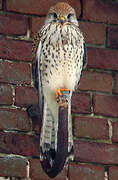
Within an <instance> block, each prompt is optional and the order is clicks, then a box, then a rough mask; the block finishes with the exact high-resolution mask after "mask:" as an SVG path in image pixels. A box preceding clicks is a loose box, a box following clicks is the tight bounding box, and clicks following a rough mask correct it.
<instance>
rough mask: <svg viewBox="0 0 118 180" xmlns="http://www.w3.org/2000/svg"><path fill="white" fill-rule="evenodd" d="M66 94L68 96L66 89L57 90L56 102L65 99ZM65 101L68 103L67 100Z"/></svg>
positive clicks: (68, 91)
mask: <svg viewBox="0 0 118 180" xmlns="http://www.w3.org/2000/svg"><path fill="white" fill-rule="evenodd" d="M66 92H67V93H66ZM66 94H70V90H69V89H68V88H58V89H57V90H56V99H57V102H59V101H60V97H66ZM65 101H66V102H68V100H67V99H66V100H65Z"/></svg>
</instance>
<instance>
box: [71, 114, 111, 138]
mask: <svg viewBox="0 0 118 180" xmlns="http://www.w3.org/2000/svg"><path fill="white" fill-rule="evenodd" d="M74 135H75V136H76V137H86V138H92V139H108V138H109V125H108V122H107V119H100V118H92V117H78V116H75V117H74Z"/></svg>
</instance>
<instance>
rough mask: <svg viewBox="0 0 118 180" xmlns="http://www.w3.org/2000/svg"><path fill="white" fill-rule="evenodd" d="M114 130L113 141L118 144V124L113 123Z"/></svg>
mask: <svg viewBox="0 0 118 180" xmlns="http://www.w3.org/2000/svg"><path fill="white" fill-rule="evenodd" d="M112 128H113V137H112V140H113V142H118V122H113V123H112Z"/></svg>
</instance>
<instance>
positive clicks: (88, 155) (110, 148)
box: [74, 140, 118, 164]
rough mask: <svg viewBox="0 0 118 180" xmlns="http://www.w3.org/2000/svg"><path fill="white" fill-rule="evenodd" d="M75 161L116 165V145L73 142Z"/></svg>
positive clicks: (117, 155) (117, 152)
mask: <svg viewBox="0 0 118 180" xmlns="http://www.w3.org/2000/svg"><path fill="white" fill-rule="evenodd" d="M74 155H75V160H76V161H81V162H89V163H90V162H94V163H101V164H118V145H114V144H106V143H93V142H82V141H77V140H76V141H75V145H74Z"/></svg>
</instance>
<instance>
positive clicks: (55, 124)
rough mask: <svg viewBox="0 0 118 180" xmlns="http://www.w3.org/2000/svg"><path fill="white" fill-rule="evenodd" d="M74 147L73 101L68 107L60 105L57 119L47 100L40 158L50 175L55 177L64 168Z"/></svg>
mask: <svg viewBox="0 0 118 180" xmlns="http://www.w3.org/2000/svg"><path fill="white" fill-rule="evenodd" d="M72 149H73V139H72V123H71V102H69V103H68V105H67V106H66V107H63V106H59V107H58V117H57V119H55V118H54V116H53V115H52V113H51V110H50V108H49V107H48V104H47V103H46V101H45V102H44V109H43V124H42V130H41V136H40V160H41V164H42V167H43V169H44V171H45V172H46V173H47V174H48V176H50V177H51V178H53V177H55V176H56V175H57V174H58V173H59V172H60V171H61V170H62V169H63V167H64V164H65V162H66V161H67V159H68V157H69V156H70V154H72Z"/></svg>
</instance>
